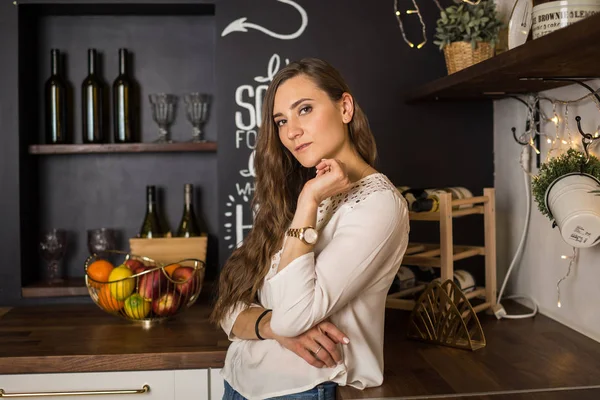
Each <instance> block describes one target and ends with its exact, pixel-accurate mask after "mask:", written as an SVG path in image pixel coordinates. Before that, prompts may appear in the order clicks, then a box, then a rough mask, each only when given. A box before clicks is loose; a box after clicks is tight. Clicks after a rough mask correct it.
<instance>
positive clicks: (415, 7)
mask: <svg viewBox="0 0 600 400" xmlns="http://www.w3.org/2000/svg"><path fill="white" fill-rule="evenodd" d="M411 1H412V5H413V8H411V9H406V10H404V14H406V15H411V14H417V16H418V17H419V23H420V24H421V34H422V36H423V37H422V40H421V42H420V43H419V44H417V45H416V48H417V49H420V48H422V47H423V46H425V44H426V43H427V27H426V25H425V21H423V15H422V14H421V10H420V9H419V5H418V4H417V0H411ZM462 1H463V2H464V3H467V4H470V5H472V6H476V5H477V4H479V3H480V2H481V0H477V1H471V0H462ZM433 2H434V3H435V5H436V6H437V8H438V9H439V10H440V11H443V10H444V9H443V8H442V6H441V5H440V2H439V1H438V0H433ZM394 14H395V15H396V20H397V21H398V27H399V28H400V32H401V33H402V39H404V41H405V42H406V44H407V45H408V46H409V47H411V48H414V47H415V44H414V43H413V42H411V41H410V40H408V38H407V37H406V32H405V30H404V23H403V22H402V15H403V14H402V12H401V11H400V0H394Z"/></svg>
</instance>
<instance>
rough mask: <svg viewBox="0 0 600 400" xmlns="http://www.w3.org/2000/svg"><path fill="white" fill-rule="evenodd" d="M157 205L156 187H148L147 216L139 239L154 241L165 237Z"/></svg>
mask: <svg viewBox="0 0 600 400" xmlns="http://www.w3.org/2000/svg"><path fill="white" fill-rule="evenodd" d="M156 204H157V202H156V187H155V186H146V215H145V216H144V222H142V227H141V228H140V233H139V234H138V237H140V238H148V239H152V238H159V237H164V236H165V234H164V231H163V229H162V227H161V224H160V218H159V214H158V208H157V206H156Z"/></svg>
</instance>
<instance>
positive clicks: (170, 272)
mask: <svg viewBox="0 0 600 400" xmlns="http://www.w3.org/2000/svg"><path fill="white" fill-rule="evenodd" d="M179 267H181V265H180V264H169V265H167V266H166V267H164V268H163V269H164V270H165V272H166V273H167V275H169V276H173V271H175V270H176V269H177V268H179Z"/></svg>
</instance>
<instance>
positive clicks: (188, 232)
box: [177, 183, 203, 237]
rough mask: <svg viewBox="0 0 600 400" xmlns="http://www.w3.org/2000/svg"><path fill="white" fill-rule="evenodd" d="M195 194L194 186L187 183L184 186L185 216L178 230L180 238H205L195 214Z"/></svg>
mask: <svg viewBox="0 0 600 400" xmlns="http://www.w3.org/2000/svg"><path fill="white" fill-rule="evenodd" d="M193 192H194V186H193V185H192V184H190V183H187V184H185V185H184V193H183V194H184V205H183V215H182V217H181V222H180V223H179V227H178V228H177V236H178V237H194V236H203V233H202V231H201V230H200V226H199V225H198V220H197V219H196V213H195V212H194V202H193Z"/></svg>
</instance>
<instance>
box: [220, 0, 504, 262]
mask: <svg viewBox="0 0 600 400" xmlns="http://www.w3.org/2000/svg"><path fill="white" fill-rule="evenodd" d="M259 5H260V6H259ZM420 8H421V11H422V13H423V15H424V17H425V22H426V23H427V27H428V29H429V31H428V39H429V42H428V43H427V45H426V46H425V47H423V48H422V49H419V50H417V49H416V48H409V47H408V46H407V45H406V43H405V42H404V41H403V40H402V36H401V32H400V30H399V28H398V24H397V21H396V18H395V15H394V11H393V2H392V1H369V2H366V1H364V0H328V1H319V0H299V1H296V2H290V1H271V0H262V1H259V2H256V1H253V2H248V1H245V0H229V1H222V2H219V4H218V6H217V12H216V18H217V21H216V26H217V35H218V39H217V58H216V71H217V86H216V87H217V98H218V104H219V108H218V126H219V152H218V176H219V201H220V204H219V206H220V217H219V218H220V219H219V224H220V238H219V239H220V243H219V261H220V264H221V266H222V265H223V263H224V262H225V261H226V259H227V257H228V256H229V255H230V254H231V252H232V250H233V249H234V248H235V246H236V245H237V244H239V243H240V242H241V241H242V240H243V238H244V236H245V235H246V234H247V232H248V230H249V229H250V228H251V226H252V216H251V211H250V207H249V203H250V200H251V198H252V194H253V190H254V185H253V179H254V177H253V171H252V166H251V156H252V149H253V147H254V145H255V143H256V134H257V132H258V125H259V123H260V107H261V104H262V103H261V99H262V96H264V92H265V90H266V87H267V85H268V84H269V81H270V80H269V77H270V76H272V75H273V74H274V73H275V72H276V71H277V70H278V69H279V68H281V67H283V66H284V65H285V63H286V61H287V60H290V61H292V60H296V59H300V58H302V57H308V56H310V57H319V58H323V59H325V60H327V61H328V62H330V63H331V64H333V65H334V66H335V67H336V68H338V69H339V70H340V71H341V73H342V75H343V76H344V77H345V79H346V80H347V81H348V83H349V85H350V88H351V89H352V90H353V92H354V95H355V97H356V100H357V101H358V103H359V104H360V105H361V107H362V108H363V109H364V110H365V112H366V113H367V116H368V117H369V120H370V124H371V128H372V130H373V132H374V134H375V137H376V140H377V147H378V151H379V160H378V164H377V168H378V169H379V171H380V172H383V173H384V174H386V175H387V176H388V177H389V178H390V179H391V180H392V182H394V183H395V184H396V185H398V186H400V185H408V186H412V187H437V186H465V187H467V188H469V189H470V190H472V191H473V192H474V194H475V195H477V194H479V193H481V192H482V189H483V188H484V187H486V186H492V185H493V163H492V145H493V143H492V105H491V103H485V104H484V103H472V104H471V103H460V104H452V103H445V104H422V105H414V106H409V105H407V104H405V103H404V99H403V95H404V93H405V92H406V90H408V89H409V88H412V87H414V86H416V85H419V84H420V83H424V82H427V81H430V80H432V79H435V78H437V77H441V76H443V75H445V74H446V69H445V65H444V58H443V54H442V53H441V52H440V51H439V50H438V49H437V47H436V46H435V45H434V44H433V43H432V42H431V39H432V37H431V36H432V33H433V30H434V27H435V19H436V18H437V15H438V11H437V8H435V6H434V3H433V2H430V3H428V2H424V3H422V4H420ZM304 14H305V15H304ZM240 18H246V19H245V20H243V24H242V26H244V27H245V29H246V30H247V31H246V32H241V31H239V30H238V31H236V30H233V31H231V28H232V27H233V28H235V25H232V22H234V21H236V20H238V19H240ZM405 18H408V19H407V21H406V27H407V34H408V35H409V36H410V37H409V38H410V39H411V40H412V41H413V42H415V43H419V42H420V37H421V36H420V35H421V30H420V25H419V24H418V17H417V16H416V15H414V16H412V17H405ZM238 22H239V21H238ZM304 23H306V26H305V29H303V27H304ZM228 31H229V32H228ZM266 31H268V32H266ZM224 32H225V33H226V35H225V36H222V35H223V33H224ZM282 36H283V37H282ZM480 232H481V234H480ZM482 232H483V231H482V221H481V219H477V218H473V219H471V218H466V219H464V220H461V222H460V223H456V224H455V240H456V241H457V242H459V243H460V242H462V243H467V242H468V243H472V244H483V235H482ZM438 233H439V228H438V227H437V225H436V224H434V223H413V224H412V230H411V239H413V240H428V241H437V240H438Z"/></svg>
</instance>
